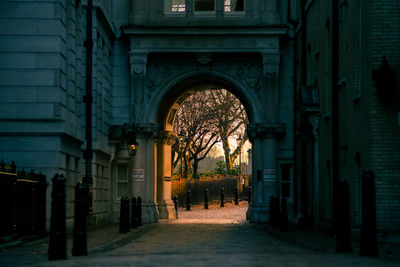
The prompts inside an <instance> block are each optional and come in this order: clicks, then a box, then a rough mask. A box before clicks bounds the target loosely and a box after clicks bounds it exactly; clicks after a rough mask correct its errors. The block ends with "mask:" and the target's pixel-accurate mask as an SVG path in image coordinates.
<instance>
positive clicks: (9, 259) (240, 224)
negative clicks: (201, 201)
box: [0, 204, 400, 267]
mask: <svg viewBox="0 0 400 267" xmlns="http://www.w3.org/2000/svg"><path fill="white" fill-rule="evenodd" d="M246 209H247V207H246V205H244V204H242V205H241V206H239V207H235V206H232V205H227V207H225V208H219V207H218V206H216V205H214V206H211V207H210V210H208V211H206V210H203V209H202V207H197V208H196V207H194V208H193V209H192V211H185V210H184V209H183V208H181V209H180V210H179V218H180V219H179V220H170V221H168V220H164V221H161V222H160V223H159V224H153V225H147V226H143V229H145V230H146V232H145V233H144V234H141V235H139V236H136V237H132V240H130V242H127V243H125V244H123V243H121V244H120V245H114V246H113V247H112V248H109V247H108V248H107V247H103V248H102V247H97V248H96V249H95V250H93V252H92V253H89V256H84V257H71V256H70V257H69V258H68V259H67V260H61V261H47V260H45V259H44V260H43V258H42V260H40V261H37V262H36V263H32V262H31V263H30V264H29V266H107V267H108V266H210V267H211V266H241V267H244V266H341V267H343V266H387V267H389V266H400V264H399V262H398V261H389V260H385V259H381V258H368V257H361V256H359V255H355V254H336V253H331V252H323V251H320V250H315V249H310V248H303V247H301V246H297V245H294V244H289V243H287V242H285V241H283V240H281V239H278V238H276V237H273V236H271V235H269V234H268V232H267V231H266V230H265V227H264V226H263V225H255V224H250V223H246V222H245V220H244V218H245V211H246ZM134 231H138V230H134ZM134 231H133V232H134ZM131 233H132V232H131ZM12 251H13V250H10V251H9V253H8V254H7V253H0V263H1V264H0V265H1V266H13V265H16V264H17V265H19V264H23V265H25V264H28V262H26V261H24V259H23V258H20V260H19V261H18V260H17V261H16V259H15V258H13V256H12V255H13V252H12ZM14 251H18V249H14ZM17 255H18V254H17ZM3 256H4V258H3ZM11 263H12V265H9V264H11Z"/></svg>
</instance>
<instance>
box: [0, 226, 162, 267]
mask: <svg viewBox="0 0 400 267" xmlns="http://www.w3.org/2000/svg"><path fill="white" fill-rule="evenodd" d="M154 227H155V225H151V224H150V225H144V226H141V227H139V228H136V229H131V231H130V232H128V233H125V234H120V233H119V225H118V224H112V225H109V226H106V227H102V228H95V229H90V230H88V235H87V247H88V255H93V254H98V253H103V252H107V251H110V250H113V249H115V248H118V247H122V246H124V245H126V244H127V243H129V242H131V241H132V240H135V239H136V238H139V237H140V236H142V235H143V234H145V233H146V232H147V231H149V230H151V229H153V228H154ZM7 245H8V246H7ZM48 245H49V238H48V237H44V238H41V239H38V240H34V241H30V242H21V241H19V242H17V241H14V242H11V243H9V244H3V245H2V246H1V247H0V259H1V261H0V266H14V265H24V264H39V263H43V262H47V261H48V253H47V251H48ZM72 245H73V236H72V233H67V258H71V257H73V256H72ZM2 262H7V265H3V264H2Z"/></svg>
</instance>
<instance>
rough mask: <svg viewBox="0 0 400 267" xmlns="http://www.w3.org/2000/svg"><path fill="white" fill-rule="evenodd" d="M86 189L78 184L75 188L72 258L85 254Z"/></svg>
mask: <svg viewBox="0 0 400 267" xmlns="http://www.w3.org/2000/svg"><path fill="white" fill-rule="evenodd" d="M87 198H88V192H87V187H86V186H85V185H84V184H82V183H78V184H77V185H76V187H75V217H74V241H73V246H72V256H86V255H87V254H88V252H87V232H86V223H87V218H86V216H87V213H88V211H87V209H88V207H87V204H88V199H87Z"/></svg>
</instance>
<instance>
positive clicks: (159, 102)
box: [148, 70, 262, 130]
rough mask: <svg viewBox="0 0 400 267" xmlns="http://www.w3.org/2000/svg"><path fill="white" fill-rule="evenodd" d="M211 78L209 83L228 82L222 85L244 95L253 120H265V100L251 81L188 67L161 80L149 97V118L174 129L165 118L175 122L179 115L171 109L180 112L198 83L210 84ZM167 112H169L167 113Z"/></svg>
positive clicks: (240, 97)
mask: <svg viewBox="0 0 400 267" xmlns="http://www.w3.org/2000/svg"><path fill="white" fill-rule="evenodd" d="M207 81H208V83H209V84H213V83H215V85H226V86H221V88H225V89H227V90H230V91H231V92H232V93H234V94H235V95H236V96H237V97H238V98H239V99H240V101H241V102H242V103H243V104H244V106H245V108H246V112H247V114H248V116H249V120H250V121H251V122H258V121H260V120H262V118H261V117H260V114H262V110H261V103H260V101H259V99H258V98H257V96H256V94H255V93H254V92H253V91H252V90H251V89H250V88H248V86H247V84H246V83H245V82H243V81H240V80H238V79H235V78H234V77H232V76H231V75H229V74H226V73H223V72H219V71H215V70H212V71H210V73H208V74H207V75H204V74H200V73H199V72H198V71H187V72H183V73H180V75H177V76H173V77H169V78H168V79H166V80H165V81H163V82H162V83H160V86H159V87H158V88H157V90H156V91H155V92H154V93H153V94H152V97H151V99H150V101H149V103H150V105H149V112H148V114H149V118H148V119H149V121H150V122H158V123H162V124H163V125H162V127H163V128H164V129H165V130H172V129H171V128H169V127H167V126H168V125H165V121H167V122H168V121H169V122H170V124H171V125H172V124H173V121H174V116H175V115H174V114H171V112H174V110H175V112H177V110H178V109H179V106H180V104H181V103H182V102H183V100H184V99H185V98H187V97H188V96H190V95H191V94H193V93H195V92H196V83H197V84H198V85H200V86H201V85H205V84H207ZM185 86H187V87H185ZM199 88H200V87H199ZM179 99H181V100H179ZM160 114H162V115H161V116H164V119H165V120H164V121H163V122H162V121H160ZM165 114H168V115H167V116H166V117H165ZM168 128H169V129H168Z"/></svg>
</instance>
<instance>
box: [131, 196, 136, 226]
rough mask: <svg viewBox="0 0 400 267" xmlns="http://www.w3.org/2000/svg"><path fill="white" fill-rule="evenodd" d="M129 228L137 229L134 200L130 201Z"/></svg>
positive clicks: (133, 198)
mask: <svg viewBox="0 0 400 267" xmlns="http://www.w3.org/2000/svg"><path fill="white" fill-rule="evenodd" d="M131 228H137V214H136V198H135V197H132V200H131Z"/></svg>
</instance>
